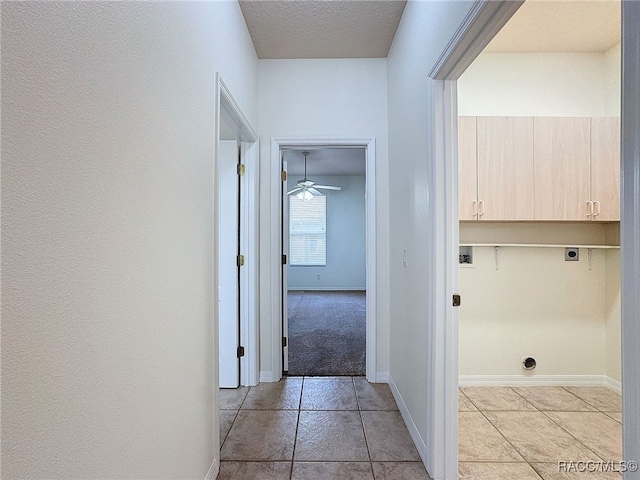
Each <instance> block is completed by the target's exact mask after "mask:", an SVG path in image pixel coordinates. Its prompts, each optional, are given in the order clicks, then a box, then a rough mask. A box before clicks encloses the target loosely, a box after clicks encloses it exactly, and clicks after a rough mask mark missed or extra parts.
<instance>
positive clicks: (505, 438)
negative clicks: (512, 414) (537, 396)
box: [458, 410, 529, 463]
mask: <svg viewBox="0 0 640 480" xmlns="http://www.w3.org/2000/svg"><path fill="white" fill-rule="evenodd" d="M478 411H479V412H480V413H481V414H482V416H483V417H484V418H485V419H486V420H487V422H489V424H490V425H491V426H492V427H493V428H495V429H496V431H497V432H498V433H499V434H500V436H501V437H502V438H504V440H505V442H507V443H508V444H509V445H510V446H511V448H513V449H514V450H515V452H516V453H517V454H518V455H520V457H521V458H522V460H523V462H524V463H529V461H528V460H527V459H526V458H525V457H524V455H523V454H522V452H520V450H519V449H517V448H516V446H515V445H514V444H513V443H511V442H510V441H509V439H508V438H507V437H505V435H504V433H502V431H501V430H500V429H499V428H498V427H497V426H495V425H494V424H493V422H492V421H491V420H489V417H487V416H486V415H485V413H484V411H483V410H478ZM521 411H522V410H521ZM458 462H459V461H458ZM523 462H514V463H523Z"/></svg>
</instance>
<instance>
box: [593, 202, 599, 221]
mask: <svg viewBox="0 0 640 480" xmlns="http://www.w3.org/2000/svg"><path fill="white" fill-rule="evenodd" d="M593 203H594V204H595V206H596V213H594V214H593V216H594V217H597V216H598V215H600V202H599V201H597V200H596V201H595V202H593Z"/></svg>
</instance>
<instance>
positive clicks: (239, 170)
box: [238, 163, 244, 176]
mask: <svg viewBox="0 0 640 480" xmlns="http://www.w3.org/2000/svg"><path fill="white" fill-rule="evenodd" d="M238 175H241V176H242V175H244V164H243V163H239V164H238Z"/></svg>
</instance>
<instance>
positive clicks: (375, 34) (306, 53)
mask: <svg viewBox="0 0 640 480" xmlns="http://www.w3.org/2000/svg"><path fill="white" fill-rule="evenodd" d="M239 3H240V8H241V9H242V13H243V15H244V18H245V22H246V23H247V27H248V29H249V33H250V35H251V38H252V40H253V45H254V46H255V48H256V52H257V54H258V58H385V57H386V56H387V54H388V53H389V48H390V47H391V42H392V41H393V37H394V35H395V33H396V30H397V28H398V23H399V22H400V18H401V17H402V12H403V11H404V6H405V3H406V1H405V0H240V2H239Z"/></svg>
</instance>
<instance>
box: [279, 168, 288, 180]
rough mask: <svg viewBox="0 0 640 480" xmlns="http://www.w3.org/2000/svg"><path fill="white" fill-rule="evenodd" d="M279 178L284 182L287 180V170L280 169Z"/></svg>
mask: <svg viewBox="0 0 640 480" xmlns="http://www.w3.org/2000/svg"><path fill="white" fill-rule="evenodd" d="M280 179H281V180H282V181H283V182H286V181H287V172H285V171H284V170H282V172H280Z"/></svg>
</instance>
